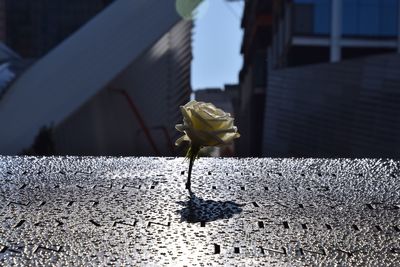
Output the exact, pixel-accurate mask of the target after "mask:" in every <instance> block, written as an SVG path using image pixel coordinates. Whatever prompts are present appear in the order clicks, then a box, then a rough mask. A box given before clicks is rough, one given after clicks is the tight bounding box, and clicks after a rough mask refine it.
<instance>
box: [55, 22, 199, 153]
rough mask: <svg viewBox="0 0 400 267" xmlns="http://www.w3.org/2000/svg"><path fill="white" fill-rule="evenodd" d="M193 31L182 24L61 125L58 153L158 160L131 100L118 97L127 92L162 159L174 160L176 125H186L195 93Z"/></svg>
mask: <svg viewBox="0 0 400 267" xmlns="http://www.w3.org/2000/svg"><path fill="white" fill-rule="evenodd" d="M191 29H192V22H190V21H181V22H179V23H177V24H176V25H175V26H174V27H173V28H172V29H171V30H170V31H169V32H167V33H166V34H165V35H163V36H162V38H160V39H159V40H158V41H157V42H156V43H155V44H154V45H153V46H152V47H151V48H149V49H148V50H147V51H146V52H145V53H143V54H142V55H141V56H140V57H139V58H138V59H137V60H135V61H134V62H132V63H131V64H130V65H129V67H128V68H126V69H125V70H124V71H123V72H122V73H121V74H120V75H119V76H118V77H116V78H115V79H114V81H113V82H111V83H110V85H109V86H108V87H107V88H104V89H103V90H102V91H101V92H99V93H98V94H96V95H95V96H94V97H93V98H91V99H90V100H89V101H88V102H87V103H85V104H84V105H83V106H82V107H81V108H80V109H78V110H77V111H76V112H75V113H74V114H73V115H72V116H70V117H69V118H68V119H66V120H65V121H63V122H62V123H61V124H59V125H57V127H56V131H55V137H56V150H57V153H59V154H74V155H136V156H149V155H153V156H154V155H157V154H156V153H155V151H154V149H153V148H152V146H151V144H150V143H149V140H148V139H147V138H146V135H145V132H144V129H143V128H142V127H141V125H140V124H139V123H138V119H137V117H136V116H135V115H134V113H133V111H132V110H131V109H130V106H129V103H128V102H127V99H126V98H125V97H123V96H122V95H121V94H118V93H116V92H114V90H125V91H126V92H127V93H128V94H129V97H130V98H131V100H132V102H133V103H134V104H135V106H136V107H137V109H138V111H139V112H140V114H141V116H142V118H143V120H144V121H145V123H146V125H147V127H148V129H149V131H150V134H151V137H152V139H153V140H154V142H155V144H156V147H157V149H158V151H159V152H160V154H161V155H164V156H168V155H173V154H174V151H172V149H174V147H171V144H173V143H174V142H175V139H176V138H177V131H176V130H175V124H176V123H178V122H179V121H181V120H182V118H181V115H180V111H179V106H180V105H184V104H185V103H186V102H187V101H188V100H189V96H190V91H191V90H190V62H191V59H192V55H191ZM166 132H167V133H168V134H167V135H166ZM168 137H169V138H168Z"/></svg>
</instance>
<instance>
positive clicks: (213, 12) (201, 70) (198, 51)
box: [191, 0, 244, 90]
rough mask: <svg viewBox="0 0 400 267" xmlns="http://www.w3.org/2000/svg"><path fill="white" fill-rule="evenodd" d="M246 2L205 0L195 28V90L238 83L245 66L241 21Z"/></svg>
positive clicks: (193, 66) (193, 73) (193, 78)
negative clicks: (242, 53)
mask: <svg viewBox="0 0 400 267" xmlns="http://www.w3.org/2000/svg"><path fill="white" fill-rule="evenodd" d="M243 2H244V1H239V2H233V3H228V2H226V1H225V0H205V1H204V2H203V3H202V4H201V6H200V7H199V10H198V16H197V18H196V20H195V22H194V29H193V44H192V45H193V62H192V78H191V82H192V87H193V89H194V90H197V89H203V88H207V87H220V88H222V87H223V86H224V84H227V83H237V82H238V74H239V71H240V69H241V67H242V56H241V54H240V45H241V43H242V30H241V28H240V20H241V17H242V13H243Z"/></svg>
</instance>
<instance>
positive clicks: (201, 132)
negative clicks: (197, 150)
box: [175, 100, 240, 147]
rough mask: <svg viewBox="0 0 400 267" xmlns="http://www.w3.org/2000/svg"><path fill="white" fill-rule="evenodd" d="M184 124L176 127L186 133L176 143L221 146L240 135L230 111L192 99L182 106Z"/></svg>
mask: <svg viewBox="0 0 400 267" xmlns="http://www.w3.org/2000/svg"><path fill="white" fill-rule="evenodd" d="M181 112H182V115H183V124H177V125H176V129H177V130H178V131H180V132H183V133H184V134H185V135H184V136H182V137H180V138H179V139H178V140H176V143H175V144H176V145H179V144H181V143H182V142H185V141H186V142H190V143H191V145H192V146H197V147H203V146H221V145H226V144H229V143H231V142H232V140H233V139H235V138H238V137H240V134H239V133H238V132H237V127H236V126H234V125H233V118H232V117H231V115H230V114H229V113H226V112H224V111H223V110H221V109H219V108H216V107H215V106H214V105H213V104H211V103H204V102H197V101H195V100H192V101H190V102H189V103H187V104H186V105H184V106H181Z"/></svg>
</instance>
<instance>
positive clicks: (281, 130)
mask: <svg viewBox="0 0 400 267" xmlns="http://www.w3.org/2000/svg"><path fill="white" fill-rule="evenodd" d="M399 136H400V55H397V54H393V55H383V56H375V57H368V58H364V59H359V60H351V61H345V62H340V63H335V64H319V65H313V66H306V67H299V68H291V69H285V70H278V71H273V72H271V73H270V76H269V82H268V89H267V96H266V112H265V122H264V138H263V154H264V155H265V156H272V157H276V156H278V157H287V156H296V157H299V156H304V157H394V158H399V157H400V138H399Z"/></svg>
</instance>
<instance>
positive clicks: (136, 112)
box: [112, 89, 161, 156]
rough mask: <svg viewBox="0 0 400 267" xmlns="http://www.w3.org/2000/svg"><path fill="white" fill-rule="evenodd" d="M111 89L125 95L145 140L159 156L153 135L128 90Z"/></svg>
mask: <svg viewBox="0 0 400 267" xmlns="http://www.w3.org/2000/svg"><path fill="white" fill-rule="evenodd" d="M112 91H114V92H117V93H120V94H121V95H123V96H124V97H125V99H126V101H127V102H128V104H129V107H130V109H131V110H132V112H133V114H134V115H135V117H136V119H137V120H138V122H139V124H140V127H141V128H142V130H143V132H144V134H145V136H146V138H147V141H148V142H149V143H150V145H151V147H152V148H153V150H154V152H155V153H156V155H157V156H160V155H161V153H160V151H159V150H158V148H157V146H156V143H155V142H154V140H153V137H152V136H151V134H150V131H149V128H148V127H147V125H146V123H145V121H144V119H143V117H142V115H141V113H140V111H139V109H138V108H137V107H136V105H135V103H134V102H133V100H132V98H131V97H130V95H129V94H128V92H127V91H125V90H121V89H113V90H112Z"/></svg>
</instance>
